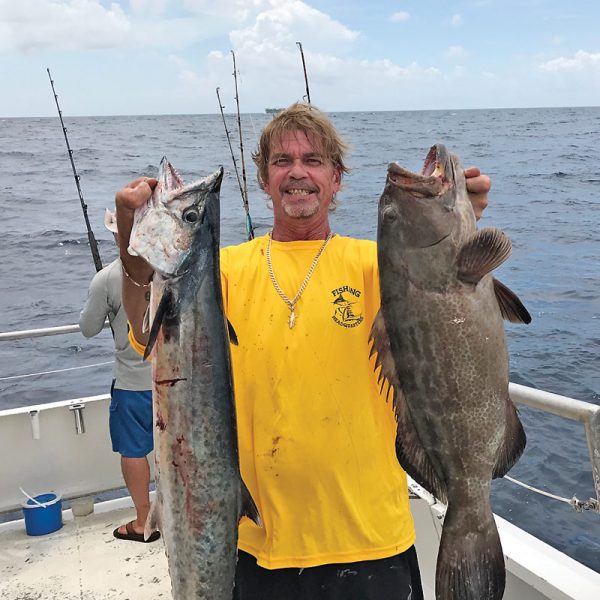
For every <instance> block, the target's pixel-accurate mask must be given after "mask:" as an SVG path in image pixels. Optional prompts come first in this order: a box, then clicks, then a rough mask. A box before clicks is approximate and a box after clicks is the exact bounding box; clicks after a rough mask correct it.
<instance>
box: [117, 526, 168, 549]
mask: <svg viewBox="0 0 600 600" xmlns="http://www.w3.org/2000/svg"><path fill="white" fill-rule="evenodd" d="M134 522H135V520H134V521H129V523H127V524H126V525H125V530H126V531H127V533H121V532H120V531H119V527H117V528H116V529H115V530H114V531H113V535H114V536H115V537H116V538H117V539H118V540H129V541H130V542H142V543H143V544H149V543H150V542H155V541H156V540H157V539H158V538H160V531H153V532H152V533H151V534H150V537H149V538H148V539H147V540H145V539H144V534H143V533H137V532H136V531H135V529H134V528H133V524H134Z"/></svg>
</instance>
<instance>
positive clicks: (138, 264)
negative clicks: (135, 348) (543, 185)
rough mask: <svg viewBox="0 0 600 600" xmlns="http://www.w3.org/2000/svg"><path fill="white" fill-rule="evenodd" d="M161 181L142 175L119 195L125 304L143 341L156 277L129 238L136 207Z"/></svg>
mask: <svg viewBox="0 0 600 600" xmlns="http://www.w3.org/2000/svg"><path fill="white" fill-rule="evenodd" d="M157 183H158V180H157V179H153V178H151V177H139V178H138V179H136V180H134V181H132V182H131V183H128V184H127V185H126V186H125V187H124V188H122V189H120V190H119V191H118V192H117V195H116V196H115V205H116V207H117V228H118V230H119V248H120V250H121V263H122V265H123V269H124V271H125V273H126V274H127V275H126V276H124V277H123V288H122V297H123V307H124V308H125V312H126V313H127V318H128V320H129V323H130V325H131V328H132V330H133V334H134V336H135V339H136V340H137V341H138V342H140V343H141V344H145V343H146V342H147V341H148V332H143V331H142V329H143V322H144V313H145V312H146V308H147V306H148V301H149V300H150V290H149V288H148V282H149V281H150V280H151V279H152V273H153V271H152V267H151V266H150V265H149V264H148V263H147V262H146V261H145V260H144V259H143V258H141V257H139V256H131V255H130V254H129V252H127V248H128V247H129V237H130V236H131V229H132V227H133V216H134V214H135V210H136V209H137V208H139V207H140V206H143V205H144V203H145V202H147V201H148V200H149V199H150V196H152V191H153V190H154V188H155V187H156V184H157Z"/></svg>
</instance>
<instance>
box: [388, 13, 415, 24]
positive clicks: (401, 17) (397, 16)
mask: <svg viewBox="0 0 600 600" xmlns="http://www.w3.org/2000/svg"><path fill="white" fill-rule="evenodd" d="M409 19H410V13H407V12H405V11H400V12H396V13H394V14H393V15H391V16H390V21H393V22H394V23H404V22H405V21H408V20H409Z"/></svg>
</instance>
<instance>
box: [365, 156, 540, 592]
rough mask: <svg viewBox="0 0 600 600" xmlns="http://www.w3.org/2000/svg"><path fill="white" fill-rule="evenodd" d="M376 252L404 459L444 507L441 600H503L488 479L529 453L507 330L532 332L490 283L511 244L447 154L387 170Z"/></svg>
mask: <svg viewBox="0 0 600 600" xmlns="http://www.w3.org/2000/svg"><path fill="white" fill-rule="evenodd" d="M377 244H378V264H379V279H380V284H381V310H380V312H379V315H378V317H377V319H376V321H375V324H374V326H373V330H372V340H373V350H374V351H376V352H377V355H378V356H377V364H378V366H379V367H381V371H380V374H381V377H382V378H385V379H386V380H387V382H389V383H390V384H391V388H392V389H393V394H394V406H395V411H396V417H397V422H398V434H397V440H396V450H397V455H398V459H399V461H400V463H401V465H402V466H403V468H404V469H405V470H406V471H407V472H408V474H409V475H411V476H412V477H413V479H415V480H416V481H417V482H418V483H420V484H421V485H422V486H423V487H425V488H426V489H428V490H430V491H431V492H432V493H434V494H435V495H436V496H437V497H438V498H440V499H441V500H442V501H444V502H446V503H447V512H446V515H445V519H444V525H443V530H442V537H441V541H440V549H439V554H438V560H437V569H436V598H437V599H438V600H497V599H500V598H502V595H503V593H504V586H505V577H506V572H505V565H504V556H503V552H502V547H501V544H500V538H499V535H498V531H497V529H496V524H495V521H494V517H493V514H492V510H491V507H490V487H491V480H492V478H494V477H502V476H503V475H504V474H505V473H506V472H507V471H508V470H509V469H510V468H511V467H512V466H513V465H514V463H515V462H516V461H517V460H518V458H519V456H520V455H521V453H522V452H523V449H524V447H525V433H524V431H523V428H522V426H521V422H520V420H519V417H518V415H517V411H516V408H515V406H514V404H513V403H512V401H511V400H510V398H509V395H508V383H509V362H508V353H507V348H506V340H505V331H504V325H503V319H508V320H510V321H513V322H523V323H529V322H530V321H531V317H530V316H529V313H528V312H527V310H526V309H525V307H524V306H523V305H522V303H521V302H520V301H519V299H518V298H517V297H516V295H515V294H514V293H513V292H511V291H510V290H509V289H508V288H507V287H506V286H504V285H503V284H502V283H500V282H499V281H498V280H497V279H495V278H493V277H492V276H491V275H490V273H491V271H493V269H495V268H496V267H498V266H499V265H500V264H502V263H503V262H504V261H505V260H506V259H507V258H508V256H509V254H510V252H511V243H510V240H509V239H508V238H507V236H506V235H505V234H504V233H503V232H502V231H500V230H498V229H493V228H486V229H480V230H478V229H477V228H476V223H475V215H474V212H473V209H472V206H471V202H470V201H469V197H468V194H467V190H466V183H465V176H464V172H463V168H462V166H461V164H460V160H459V158H458V157H457V156H455V155H453V154H451V153H449V152H448V150H447V149H446V148H445V146H443V145H442V144H438V145H436V146H434V147H433V148H431V150H430V152H429V154H428V155H427V158H426V160H425V164H424V167H423V170H422V173H413V172H410V171H408V170H406V169H404V168H402V167H400V166H399V165H398V164H396V163H392V164H390V165H389V167H388V174H387V181H386V184H385V188H384V191H383V194H382V195H381V198H380V201H379V219H378V231H377Z"/></svg>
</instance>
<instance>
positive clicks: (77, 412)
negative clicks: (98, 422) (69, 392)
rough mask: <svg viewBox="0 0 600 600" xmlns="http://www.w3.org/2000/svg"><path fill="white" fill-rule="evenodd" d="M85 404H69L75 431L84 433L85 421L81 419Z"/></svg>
mask: <svg viewBox="0 0 600 600" xmlns="http://www.w3.org/2000/svg"><path fill="white" fill-rule="evenodd" d="M84 408H85V404H72V405H71V406H69V410H70V411H72V412H73V416H74V417H75V433H76V434H77V435H79V434H80V433H85V421H84V420H83V409H84Z"/></svg>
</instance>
